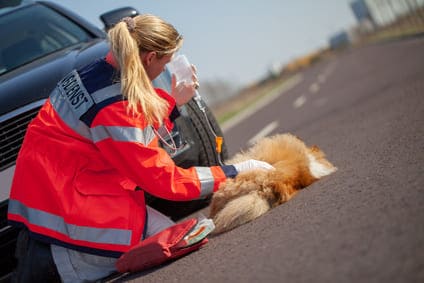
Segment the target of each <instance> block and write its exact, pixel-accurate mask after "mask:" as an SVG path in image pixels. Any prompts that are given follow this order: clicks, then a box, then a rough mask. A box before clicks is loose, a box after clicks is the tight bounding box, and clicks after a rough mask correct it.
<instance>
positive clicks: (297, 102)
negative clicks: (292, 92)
mask: <svg viewBox="0 0 424 283" xmlns="http://www.w3.org/2000/svg"><path fill="white" fill-rule="evenodd" d="M305 102H306V97H305V96H304V95H301V96H299V97H298V98H297V99H296V100H295V101H293V107H294V108H295V109H296V108H300V107H302V106H303V104H305Z"/></svg>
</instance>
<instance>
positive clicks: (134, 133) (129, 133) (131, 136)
mask: <svg viewBox="0 0 424 283" xmlns="http://www.w3.org/2000/svg"><path fill="white" fill-rule="evenodd" d="M91 134H92V138H93V142H95V143H96V142H100V141H102V140H104V139H107V138H111V139H112V140H115V141H124V142H140V143H142V144H144V145H148V144H149V143H150V142H151V141H152V140H153V139H154V137H155V133H154V131H153V129H152V128H151V127H146V128H144V129H139V128H135V127H120V126H97V127H94V128H92V129H91Z"/></svg>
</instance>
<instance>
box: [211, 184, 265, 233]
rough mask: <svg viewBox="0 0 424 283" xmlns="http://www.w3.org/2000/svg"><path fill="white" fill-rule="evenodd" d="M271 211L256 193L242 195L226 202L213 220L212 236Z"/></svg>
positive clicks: (263, 199)
mask: <svg viewBox="0 0 424 283" xmlns="http://www.w3.org/2000/svg"><path fill="white" fill-rule="evenodd" d="M270 209H271V206H270V204H269V202H268V201H267V200H266V199H265V198H263V197H261V196H260V195H259V194H258V193H257V192H251V193H249V194H246V195H242V196H240V197H238V198H235V199H233V200H231V201H230V202H228V203H227V204H226V205H225V207H224V208H223V209H222V210H220V211H219V212H218V213H217V214H216V215H215V217H214V218H213V221H214V224H215V230H214V232H213V233H214V234H218V233H222V232H225V231H228V230H231V229H233V228H235V227H237V226H240V225H242V224H244V223H247V222H249V221H252V220H253V219H255V218H257V217H259V216H261V215H262V214H264V213H265V212H267V211H268V210H270Z"/></svg>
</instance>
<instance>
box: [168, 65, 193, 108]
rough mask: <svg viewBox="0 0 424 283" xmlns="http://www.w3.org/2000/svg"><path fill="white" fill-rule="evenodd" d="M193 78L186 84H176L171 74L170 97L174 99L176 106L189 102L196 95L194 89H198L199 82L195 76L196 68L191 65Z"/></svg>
mask: <svg viewBox="0 0 424 283" xmlns="http://www.w3.org/2000/svg"><path fill="white" fill-rule="evenodd" d="M192 69H193V76H192V82H191V83H186V82H185V81H183V82H180V83H178V84H177V79H176V77H175V75H174V74H172V82H171V95H172V96H173V97H174V99H175V102H176V103H177V106H182V105H184V104H186V103H187V102H189V101H190V100H191V99H192V98H193V97H194V95H195V94H196V89H198V88H199V82H198V79H197V75H196V68H195V67H194V65H192Z"/></svg>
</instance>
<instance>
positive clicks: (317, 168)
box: [210, 134, 337, 234]
mask: <svg viewBox="0 0 424 283" xmlns="http://www.w3.org/2000/svg"><path fill="white" fill-rule="evenodd" d="M248 159H256V160H262V161H266V162H268V163H269V164H271V165H272V166H274V167H275V169H276V170H269V171H265V170H252V171H247V172H243V173H240V174H239V175H237V177H236V178H234V179H228V180H227V181H226V182H225V183H223V184H222V185H221V187H220V189H219V190H218V191H217V192H215V193H214V195H213V197H212V201H211V205H210V217H211V218H213V221H214V223H215V226H216V228H215V230H214V233H215V234H217V233H222V232H225V231H228V230H231V229H233V228H235V227H237V226H240V225H242V224H244V223H247V222H249V221H251V220H253V219H255V218H257V217H259V216H261V215H263V214H264V213H266V212H267V211H269V210H270V209H271V208H273V207H275V206H277V205H280V204H282V203H284V202H286V201H288V200H289V199H291V198H292V197H293V196H294V195H295V194H296V193H297V192H298V191H299V190H300V189H303V188H305V187H306V186H309V185H310V184H312V183H313V182H315V181H316V180H318V179H320V178H321V177H323V176H326V175H329V174H331V173H333V172H335V171H336V170H337V168H336V167H334V166H333V165H332V164H331V163H330V162H329V161H328V160H327V159H326V158H325V155H324V152H322V151H321V150H320V149H319V148H318V147H317V146H312V147H307V146H306V145H305V143H304V142H303V141H301V140H300V139H299V138H297V137H295V136H293V135H291V134H280V135H275V136H273V137H266V138H263V139H261V140H260V141H258V142H257V143H256V144H255V145H254V146H253V147H251V148H250V149H249V150H248V151H246V152H241V153H239V154H237V155H236V156H234V158H232V160H230V161H228V162H227V163H228V164H234V163H237V162H241V161H244V160H248Z"/></svg>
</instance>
